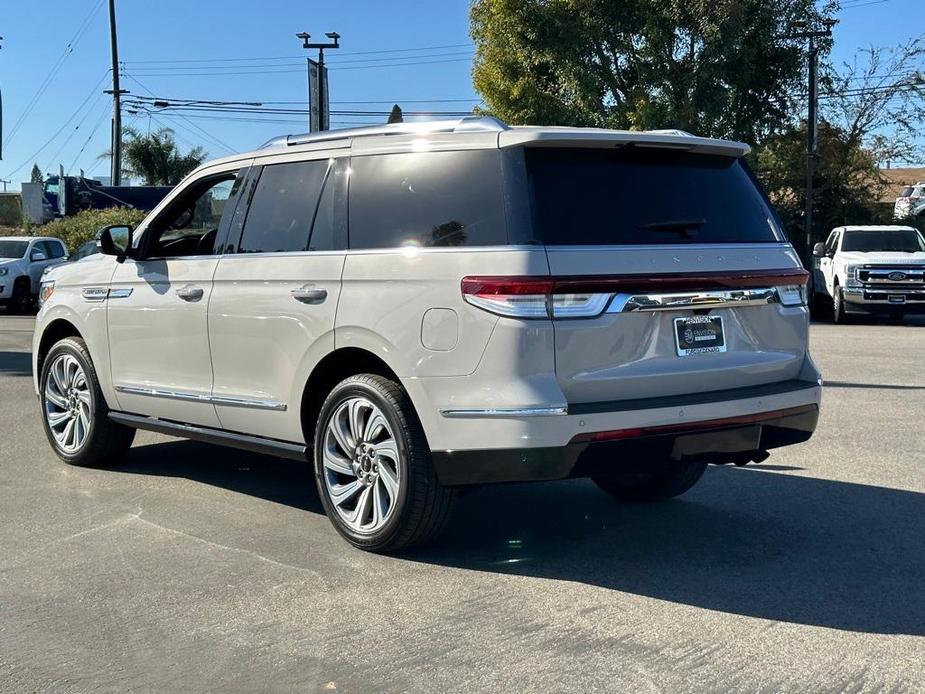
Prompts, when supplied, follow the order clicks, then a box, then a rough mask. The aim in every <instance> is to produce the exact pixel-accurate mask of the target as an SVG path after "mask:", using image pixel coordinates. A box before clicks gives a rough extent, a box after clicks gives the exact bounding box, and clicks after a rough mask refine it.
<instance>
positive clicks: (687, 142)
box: [498, 126, 751, 157]
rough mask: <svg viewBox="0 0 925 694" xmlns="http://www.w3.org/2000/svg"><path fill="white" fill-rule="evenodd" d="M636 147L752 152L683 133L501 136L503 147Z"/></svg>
mask: <svg viewBox="0 0 925 694" xmlns="http://www.w3.org/2000/svg"><path fill="white" fill-rule="evenodd" d="M626 145H635V146H638V147H654V148H660V149H678V150H683V151H688V152H697V153H702V154H719V155H722V156H727V157H744V156H745V155H746V154H748V153H749V152H750V151H751V148H750V147H749V146H748V145H746V144H745V143H743V142H734V141H732V140H716V139H713V138H709V137H697V136H696V135H691V134H690V133H686V132H683V131H681V130H649V131H638V132H635V131H632V130H604V129H598V128H534V127H530V126H524V127H517V126H514V127H511V128H509V129H508V130H504V131H502V132H500V133H498V146H499V147H502V148H504V147H518V146H522V147H595V148H598V147H621V146H626Z"/></svg>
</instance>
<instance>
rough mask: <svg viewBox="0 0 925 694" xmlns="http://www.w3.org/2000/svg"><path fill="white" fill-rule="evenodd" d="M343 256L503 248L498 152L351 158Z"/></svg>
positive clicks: (504, 231) (484, 151) (424, 153)
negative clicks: (347, 251) (347, 252)
mask: <svg viewBox="0 0 925 694" xmlns="http://www.w3.org/2000/svg"><path fill="white" fill-rule="evenodd" d="M351 167H352V169H353V173H352V175H351V176H350V248H394V247H399V246H405V245H419V246H495V245H501V244H504V243H506V241H507V234H506V230H505V225H504V207H503V204H504V201H503V198H502V194H501V189H502V186H501V158H500V154H499V152H498V151H497V150H475V151H460V152H420V153H418V152H412V153H407V154H386V155H372V156H366V157H354V158H353V159H352V161H351Z"/></svg>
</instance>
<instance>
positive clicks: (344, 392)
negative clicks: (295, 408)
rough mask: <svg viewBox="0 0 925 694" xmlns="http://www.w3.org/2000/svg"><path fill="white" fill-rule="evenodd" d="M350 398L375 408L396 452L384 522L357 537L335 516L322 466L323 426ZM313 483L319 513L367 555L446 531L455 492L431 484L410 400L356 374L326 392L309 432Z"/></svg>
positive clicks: (391, 385)
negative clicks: (393, 492)
mask: <svg viewBox="0 0 925 694" xmlns="http://www.w3.org/2000/svg"><path fill="white" fill-rule="evenodd" d="M351 398H364V399H366V400H368V401H369V402H371V403H372V404H373V405H375V406H376V407H378V408H379V410H380V411H381V413H382V414H383V416H384V417H385V419H386V421H387V422H388V425H389V428H390V429H391V430H392V435H393V438H394V441H395V443H396V449H397V451H398V461H397V465H396V468H397V471H398V480H399V481H398V492H397V499H396V501H395V502H394V506H393V507H391V511H390V513H389V514H387V515H386V521H385V523H384V525H382V527H381V528H379V529H377V530H375V531H374V532H367V533H359V532H357V531H356V530H354V529H353V528H351V527H350V526H349V525H348V524H347V523H346V522H345V521H344V520H343V519H342V518H341V517H340V515H339V513H338V511H337V509H335V508H334V504H333V502H332V500H331V498H330V494H329V491H328V487H327V484H326V482H325V470H324V465H323V462H322V461H323V455H324V446H325V445H326V444H325V440H326V432H327V426H328V423H329V421H330V420H331V419H332V417H333V416H334V415H335V413H336V412H337V410H338V408H339V407H340V406H341V405H343V404H344V403H345V402H347V401H348V400H350V399H351ZM313 457H314V466H315V482H316V484H317V486H318V495H319V496H320V497H321V502H322V504H323V505H324V509H325V512H326V513H327V515H328V518H329V519H330V521H331V523H332V524H333V525H334V527H335V528H336V529H337V531H338V532H339V533H340V534H341V535H342V536H343V537H344V539H346V540H347V542H349V543H350V544H352V545H353V546H354V547H358V548H359V549H363V550H367V551H371V552H394V551H397V550H400V549H405V548H408V547H412V546H414V545H419V544H423V543H425V542H427V541H429V540H431V539H433V538H434V537H436V536H437V535H438V534H439V533H440V531H442V530H443V528H444V527H445V526H446V523H447V521H448V520H449V518H450V515H451V512H452V510H453V507H454V506H455V502H456V492H455V490H453V489H450V488H447V487H444V486H443V485H441V484H440V482H439V480H438V479H437V475H436V473H435V471H434V467H433V464H432V462H431V457H430V448H429V447H428V445H427V440H426V438H425V437H424V430H423V429H422V428H421V423H420V421H419V420H418V417H417V414H416V413H415V411H414V407H413V406H412V404H411V400H410V399H409V398H408V395H407V394H406V393H405V391H404V389H403V388H402V387H401V386H400V385H398V384H397V383H395V382H394V381H391V380H389V379H387V378H384V377H382V376H377V375H374V374H358V375H356V376H351V377H350V378H347V379H345V380H343V381H341V382H340V383H338V384H337V385H336V386H335V387H334V388H333V389H332V390H331V392H330V394H329V395H328V397H327V399H325V401H324V404H323V405H322V406H321V412H320V413H319V415H318V421H317V423H316V426H315V443H314V456H313ZM358 503H359V502H358Z"/></svg>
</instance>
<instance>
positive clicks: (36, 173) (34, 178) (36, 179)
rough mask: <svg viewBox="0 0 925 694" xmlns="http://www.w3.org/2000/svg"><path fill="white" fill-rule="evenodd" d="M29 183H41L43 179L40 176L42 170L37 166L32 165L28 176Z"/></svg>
mask: <svg viewBox="0 0 925 694" xmlns="http://www.w3.org/2000/svg"><path fill="white" fill-rule="evenodd" d="M29 181H30V182H31V183H43V182H44V181H45V177H44V176H43V175H42V170H41V169H40V168H39V165H38V164H33V165H32V173H31V174H30V175H29Z"/></svg>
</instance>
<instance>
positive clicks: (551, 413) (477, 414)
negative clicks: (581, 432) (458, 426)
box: [439, 407, 568, 419]
mask: <svg viewBox="0 0 925 694" xmlns="http://www.w3.org/2000/svg"><path fill="white" fill-rule="evenodd" d="M439 412H440V414H441V415H443V416H444V417H451V418H458V419H473V418H476V419H477V418H482V417H557V416H561V415H567V414H568V408H567V407H500V408H492V407H489V408H486V409H478V410H476V409H473V410H440V411H439Z"/></svg>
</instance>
